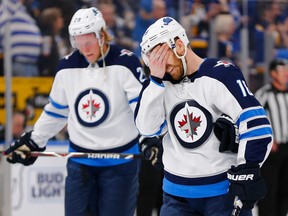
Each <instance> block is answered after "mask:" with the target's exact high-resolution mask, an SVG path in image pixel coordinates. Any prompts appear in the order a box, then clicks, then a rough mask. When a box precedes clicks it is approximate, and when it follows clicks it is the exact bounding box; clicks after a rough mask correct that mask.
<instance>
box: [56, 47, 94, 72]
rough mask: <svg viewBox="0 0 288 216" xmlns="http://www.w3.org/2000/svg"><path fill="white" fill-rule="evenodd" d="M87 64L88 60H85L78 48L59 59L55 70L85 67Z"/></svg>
mask: <svg viewBox="0 0 288 216" xmlns="http://www.w3.org/2000/svg"><path fill="white" fill-rule="evenodd" d="M88 65H89V62H87V60H86V59H85V57H84V56H83V55H82V54H81V53H80V52H79V50H75V51H73V52H71V53H70V54H68V55H66V56H64V57H63V58H62V59H60V61H59V63H58V66H57V72H58V71H60V70H62V69H66V68H86V67H88Z"/></svg>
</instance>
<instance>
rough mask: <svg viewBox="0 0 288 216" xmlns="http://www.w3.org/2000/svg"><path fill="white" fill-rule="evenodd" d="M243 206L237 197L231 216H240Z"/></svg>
mask: <svg viewBox="0 0 288 216" xmlns="http://www.w3.org/2000/svg"><path fill="white" fill-rule="evenodd" d="M242 205H243V204H242V202H241V200H240V199H239V198H238V196H235V199H234V208H233V211H232V214H231V216H239V215H240V212H241V209H242Z"/></svg>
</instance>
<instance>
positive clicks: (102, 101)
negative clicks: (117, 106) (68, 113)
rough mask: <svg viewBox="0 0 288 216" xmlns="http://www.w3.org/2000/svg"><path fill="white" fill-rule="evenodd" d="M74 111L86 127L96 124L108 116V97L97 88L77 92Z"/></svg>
mask: <svg viewBox="0 0 288 216" xmlns="http://www.w3.org/2000/svg"><path fill="white" fill-rule="evenodd" d="M75 112H76V116H77V119H78V121H79V123H80V124H81V125H83V126H86V127H94V126H97V125H99V124H101V123H102V122H103V121H104V120H105V119H106V118H107V116H108V113H109V103H108V99H107V97H106V96H105V95H104V94H103V93H102V92H101V91H99V90H98V89H88V90H85V91H84V92H82V93H81V94H79V96H78V98H77V100H76V102H75Z"/></svg>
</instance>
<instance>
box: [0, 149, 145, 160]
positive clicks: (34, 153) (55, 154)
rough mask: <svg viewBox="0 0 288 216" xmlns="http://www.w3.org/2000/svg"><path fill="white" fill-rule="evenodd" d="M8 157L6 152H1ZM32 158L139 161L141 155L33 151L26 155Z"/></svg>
mask: <svg viewBox="0 0 288 216" xmlns="http://www.w3.org/2000/svg"><path fill="white" fill-rule="evenodd" d="M1 154H2V155H4V156H6V154H5V152H1ZM26 154H27V155H28V156H30V157H39V156H40V157H58V158H91V159H127V160H129V159H138V158H142V155H141V154H130V153H92V152H48V151H47V152H39V151H32V152H27V153H26Z"/></svg>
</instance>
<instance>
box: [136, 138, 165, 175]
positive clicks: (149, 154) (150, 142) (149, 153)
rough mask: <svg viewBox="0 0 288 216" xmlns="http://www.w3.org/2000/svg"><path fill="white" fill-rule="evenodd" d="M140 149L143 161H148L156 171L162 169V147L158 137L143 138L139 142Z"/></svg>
mask: <svg viewBox="0 0 288 216" xmlns="http://www.w3.org/2000/svg"><path fill="white" fill-rule="evenodd" d="M140 149H141V152H142V154H143V157H144V159H145V160H147V161H150V162H151V164H152V165H153V166H154V167H156V168H157V169H159V170H160V169H163V163H162V154H163V146H162V140H161V139H160V138H159V137H151V138H147V137H146V138H144V139H143V140H142V141H141V142H140Z"/></svg>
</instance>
